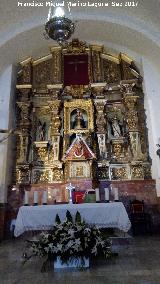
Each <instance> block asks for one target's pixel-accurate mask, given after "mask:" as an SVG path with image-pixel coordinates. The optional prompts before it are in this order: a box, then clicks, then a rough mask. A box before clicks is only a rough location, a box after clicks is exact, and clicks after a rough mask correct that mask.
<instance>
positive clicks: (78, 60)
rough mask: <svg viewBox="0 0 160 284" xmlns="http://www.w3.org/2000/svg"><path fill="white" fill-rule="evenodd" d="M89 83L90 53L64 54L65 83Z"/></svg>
mask: <svg viewBox="0 0 160 284" xmlns="http://www.w3.org/2000/svg"><path fill="white" fill-rule="evenodd" d="M88 84H89V76H88V54H78V55H64V85H65V86H70V85H88Z"/></svg>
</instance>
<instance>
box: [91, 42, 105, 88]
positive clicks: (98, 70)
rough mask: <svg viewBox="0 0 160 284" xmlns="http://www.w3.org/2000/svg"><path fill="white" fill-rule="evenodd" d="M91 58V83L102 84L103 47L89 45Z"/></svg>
mask: <svg viewBox="0 0 160 284" xmlns="http://www.w3.org/2000/svg"><path fill="white" fill-rule="evenodd" d="M90 50H91V57H92V78H93V82H95V83H98V82H103V72H102V62H101V53H102V52H103V46H99V45H90Z"/></svg>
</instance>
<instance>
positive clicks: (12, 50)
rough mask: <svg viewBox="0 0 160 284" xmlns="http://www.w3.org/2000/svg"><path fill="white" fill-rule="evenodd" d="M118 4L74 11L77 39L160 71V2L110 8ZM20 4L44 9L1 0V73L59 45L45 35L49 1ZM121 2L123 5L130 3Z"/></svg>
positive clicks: (148, 0)
mask: <svg viewBox="0 0 160 284" xmlns="http://www.w3.org/2000/svg"><path fill="white" fill-rule="evenodd" d="M119 1H120V0H117V1H111V0H108V1H104V0H102V1H99V2H103V3H104V2H105V3H107V2H108V3H109V6H108V7H103V8H100V7H97V8H95V7H85V8H84V7H74V8H72V10H71V12H72V13H71V16H70V17H71V18H72V19H73V20H77V24H76V31H75V34H74V37H78V38H79V39H81V40H85V41H86V42H88V43H97V44H103V45H104V46H105V47H106V49H107V50H108V52H112V53H118V52H120V51H121V52H125V53H128V54H129V55H130V56H131V57H133V58H134V59H135V60H136V61H137V62H139V63H140V62H141V58H142V57H143V56H144V57H146V58H148V60H149V61H151V62H152V64H154V65H155V67H156V68H158V69H159V70H160V59H159V57H160V56H159V54H160V28H159V27H160V1H159V0H139V1H138V7H137V8H136V7H124V6H123V7H112V6H111V2H119ZM19 2H20V3H23V4H24V3H25V2H26V3H29V2H30V3H33V2H34V3H37V2H40V3H43V7H17V3H18V1H17V0H0V69H1V71H2V70H3V69H4V68H5V67H6V66H7V65H9V64H17V63H18V62H19V61H22V60H24V59H25V58H27V57H30V56H33V57H34V58H37V57H40V56H42V55H45V54H47V53H49V48H50V47H51V46H53V45H55V44H56V43H55V42H54V41H52V40H46V39H44V36H43V31H44V23H45V21H46V18H47V13H48V7H46V3H47V1H43V0H42V1H40V0H39V1H36V0H35V1H29V0H26V1H24V0H21V1H19ZM52 2H54V1H52ZM57 2H58V1H57ZM72 2H73V1H72ZM74 2H78V1H74ZM81 2H83V3H84V2H88V1H82V0H81V1H79V3H81ZM91 2H92V3H95V2H96V1H93V0H91V1H90V3H91ZM120 2H121V3H122V4H123V5H124V4H125V2H127V1H123V0H122V1H120ZM128 2H130V1H128ZM131 2H132V3H133V2H134V1H131ZM135 2H136V1H135Z"/></svg>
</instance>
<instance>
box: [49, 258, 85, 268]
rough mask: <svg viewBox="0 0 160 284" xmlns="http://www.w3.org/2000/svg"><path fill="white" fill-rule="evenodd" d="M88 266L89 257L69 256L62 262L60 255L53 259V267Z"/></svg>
mask: <svg viewBox="0 0 160 284" xmlns="http://www.w3.org/2000/svg"><path fill="white" fill-rule="evenodd" d="M88 267H89V258H86V257H76V258H71V259H69V260H68V261H67V262H62V260H61V257H60V256H58V257H57V259H56V260H55V261H54V269H59V268H77V269H79V268H88Z"/></svg>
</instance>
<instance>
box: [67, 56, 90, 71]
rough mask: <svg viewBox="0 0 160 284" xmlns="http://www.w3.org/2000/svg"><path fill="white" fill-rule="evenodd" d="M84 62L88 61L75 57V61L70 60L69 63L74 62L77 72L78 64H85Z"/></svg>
mask: <svg viewBox="0 0 160 284" xmlns="http://www.w3.org/2000/svg"><path fill="white" fill-rule="evenodd" d="M84 63H86V62H85V61H80V60H78V59H76V58H75V60H74V61H71V62H69V63H68V64H74V71H75V72H77V71H78V67H77V66H78V65H79V64H84Z"/></svg>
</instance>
